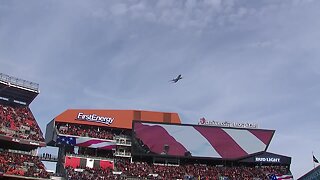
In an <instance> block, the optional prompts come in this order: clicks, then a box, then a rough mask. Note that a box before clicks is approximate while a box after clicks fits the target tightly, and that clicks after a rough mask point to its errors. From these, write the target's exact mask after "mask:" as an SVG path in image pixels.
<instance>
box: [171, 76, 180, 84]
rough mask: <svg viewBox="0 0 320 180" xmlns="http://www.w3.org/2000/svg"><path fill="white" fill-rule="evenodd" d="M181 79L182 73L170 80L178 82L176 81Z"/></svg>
mask: <svg viewBox="0 0 320 180" xmlns="http://www.w3.org/2000/svg"><path fill="white" fill-rule="evenodd" d="M180 79H182V76H181V74H179V76H178V77H176V78H174V79H172V80H170V81H172V83H176V82H178V81H179V80H180Z"/></svg>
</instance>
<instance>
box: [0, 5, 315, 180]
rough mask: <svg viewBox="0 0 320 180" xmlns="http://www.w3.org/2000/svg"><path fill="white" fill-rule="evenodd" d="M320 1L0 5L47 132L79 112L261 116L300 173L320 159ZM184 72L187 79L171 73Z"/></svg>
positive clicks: (5, 49)
mask: <svg viewBox="0 0 320 180" xmlns="http://www.w3.org/2000/svg"><path fill="white" fill-rule="evenodd" d="M319 8H320V1H317V0H281V1H280V0H259V1H257V0H160V1H155V0H126V1H121V0H114V1H111V0H110V1H103V0H101V1H100V0H95V1H81V0H80V1H62V0H61V1H11V0H10V1H9V0H8V1H6V0H2V1H0V72H2V73H5V74H8V75H11V76H15V77H20V78H23V79H26V80H30V81H33V82H37V83H39V84H40V91H41V93H40V95H39V96H38V97H37V98H36V99H35V100H34V102H32V104H31V105H30V106H31V109H32V111H33V113H34V115H35V117H36V119H37V120H38V122H39V124H40V126H41V128H42V131H43V132H45V125H46V124H47V123H48V122H49V121H50V120H52V119H53V118H54V117H55V116H56V115H58V114H60V113H61V112H63V111H64V110H66V109H68V108H98V109H144V110H155V111H170V112H178V113H179V115H180V118H181V119H182V121H183V123H197V121H198V120H199V118H200V117H206V118H207V119H210V120H220V121H225V120H227V121H232V122H252V123H258V124H259V127H260V128H267V129H274V130H276V133H275V136H274V139H273V141H272V142H271V145H270V147H269V149H268V151H269V152H274V153H278V154H282V155H287V156H290V157H292V167H291V170H292V172H293V174H294V176H295V177H296V178H297V177H300V176H301V175H303V174H304V173H306V172H307V171H309V170H311V169H312V168H313V161H312V151H313V152H314V154H315V156H316V157H318V159H319V158H320V146H319V140H320V138H319V126H320V121H319V116H320V111H319V108H320V96H319V92H320V85H319V84H318V80H319V78H320V70H319V67H320V59H319V58H320V51H319V48H320V44H319V39H320V21H319V20H318V18H319V17H320V11H319ZM178 74H182V75H183V77H184V79H183V80H181V81H180V82H179V83H177V84H170V83H168V80H170V79H172V78H173V77H175V76H177V75H178Z"/></svg>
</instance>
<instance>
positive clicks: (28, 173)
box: [0, 73, 49, 179]
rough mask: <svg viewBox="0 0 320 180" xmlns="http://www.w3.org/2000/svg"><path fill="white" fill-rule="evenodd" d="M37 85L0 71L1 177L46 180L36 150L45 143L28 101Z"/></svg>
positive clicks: (36, 93)
mask: <svg viewBox="0 0 320 180" xmlns="http://www.w3.org/2000/svg"><path fill="white" fill-rule="evenodd" d="M38 87H39V85H38V84H36V83H32V82H29V81H26V80H22V79H19V78H15V77H11V76H8V75H5V74H2V73H0V178H2V177H3V178H4V179H11V178H12V179H25V178H27V179H48V178H49V174H48V173H47V172H46V170H45V168H44V165H43V164H42V162H41V161H40V158H39V157H38V156H36V149H37V148H38V147H44V146H45V142H44V138H43V134H42V132H41V130H40V128H39V125H38V123H37V121H36V119H35V118H34V116H33V114H32V112H31V110H30V108H29V107H28V106H29V104H30V103H31V102H32V101H33V100H34V98H35V97H36V96H37V95H38V94H39V90H38Z"/></svg>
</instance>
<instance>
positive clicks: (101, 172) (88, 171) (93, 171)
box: [66, 167, 121, 180]
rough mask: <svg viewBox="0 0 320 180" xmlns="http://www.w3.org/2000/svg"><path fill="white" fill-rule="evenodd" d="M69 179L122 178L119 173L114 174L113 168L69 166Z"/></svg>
mask: <svg viewBox="0 0 320 180" xmlns="http://www.w3.org/2000/svg"><path fill="white" fill-rule="evenodd" d="M66 170H67V178H68V180H79V179H90V180H109V179H110V180H112V179H114V180H116V179H121V178H120V176H119V175H114V174H113V173H112V170H111V169H101V168H83V169H81V170H80V169H72V168H71V167H67V168H66Z"/></svg>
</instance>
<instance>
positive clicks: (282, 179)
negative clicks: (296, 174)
mask: <svg viewBox="0 0 320 180" xmlns="http://www.w3.org/2000/svg"><path fill="white" fill-rule="evenodd" d="M268 177H269V179H270V180H293V176H292V175H281V174H269V176H268Z"/></svg>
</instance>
